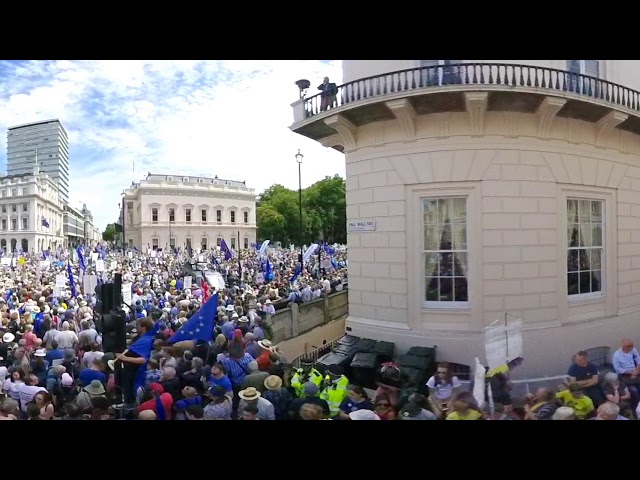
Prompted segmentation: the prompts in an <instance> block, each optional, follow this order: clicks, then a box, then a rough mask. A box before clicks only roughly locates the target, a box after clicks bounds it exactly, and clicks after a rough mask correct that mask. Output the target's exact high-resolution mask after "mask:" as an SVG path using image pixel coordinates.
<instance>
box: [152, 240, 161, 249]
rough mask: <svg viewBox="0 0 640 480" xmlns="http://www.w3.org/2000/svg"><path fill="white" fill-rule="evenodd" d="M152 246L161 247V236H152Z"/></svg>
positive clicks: (154, 247) (153, 247)
mask: <svg viewBox="0 0 640 480" xmlns="http://www.w3.org/2000/svg"><path fill="white" fill-rule="evenodd" d="M151 248H152V249H158V248H160V239H159V238H152V239H151Z"/></svg>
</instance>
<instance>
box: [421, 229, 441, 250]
mask: <svg viewBox="0 0 640 480" xmlns="http://www.w3.org/2000/svg"><path fill="white" fill-rule="evenodd" d="M439 247H440V234H439V232H438V226H437V225H427V226H425V227H424V249H425V250H438V249H439Z"/></svg>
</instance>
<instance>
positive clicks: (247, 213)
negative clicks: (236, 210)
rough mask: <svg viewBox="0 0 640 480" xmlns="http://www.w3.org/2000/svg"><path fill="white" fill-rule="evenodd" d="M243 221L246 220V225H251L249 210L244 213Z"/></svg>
mask: <svg viewBox="0 0 640 480" xmlns="http://www.w3.org/2000/svg"><path fill="white" fill-rule="evenodd" d="M242 219H243V220H244V223H249V212H248V211H247V210H244V211H243V212H242Z"/></svg>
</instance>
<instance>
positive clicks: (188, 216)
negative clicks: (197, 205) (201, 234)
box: [184, 208, 193, 223]
mask: <svg viewBox="0 0 640 480" xmlns="http://www.w3.org/2000/svg"><path fill="white" fill-rule="evenodd" d="M191 220H193V216H192V211H191V209H190V208H185V209H184V221H185V223H191Z"/></svg>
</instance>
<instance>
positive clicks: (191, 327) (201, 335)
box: [168, 293, 218, 343]
mask: <svg viewBox="0 0 640 480" xmlns="http://www.w3.org/2000/svg"><path fill="white" fill-rule="evenodd" d="M217 313H218V294H217V293H216V294H215V295H214V296H213V297H212V298H210V299H209V300H208V301H207V303H205V304H204V305H202V307H200V310H198V311H197V312H196V313H194V314H193V315H191V318H190V319H189V320H187V323H185V324H184V325H182V327H180V330H178V331H177V332H176V333H175V334H174V335H173V336H172V337H171V338H170V339H169V340H168V342H169V343H175V342H182V341H184V340H194V341H198V340H203V341H205V342H210V341H211V340H213V329H214V327H215V324H216V323H215V322H216V314H217Z"/></svg>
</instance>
